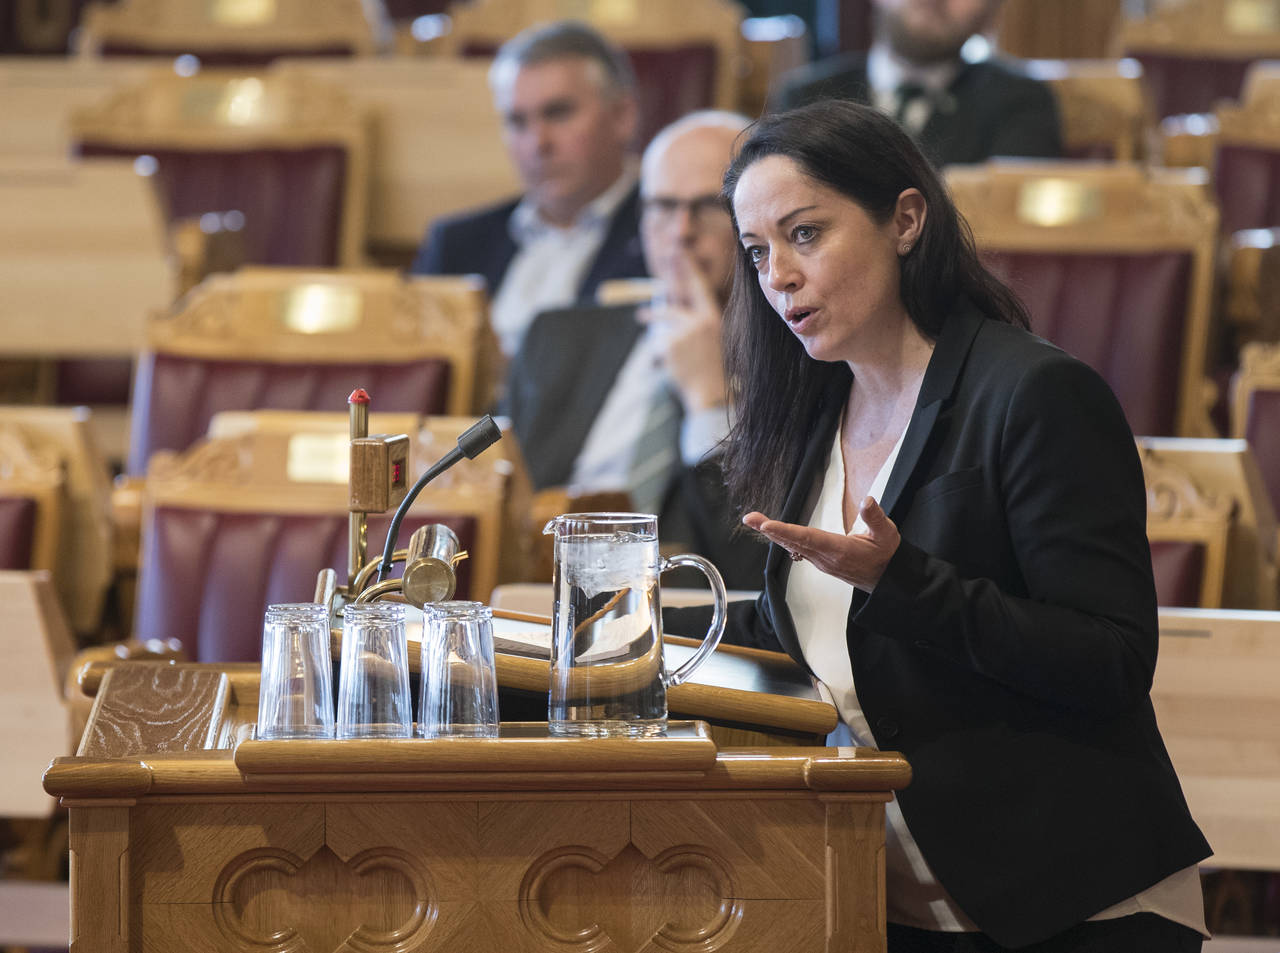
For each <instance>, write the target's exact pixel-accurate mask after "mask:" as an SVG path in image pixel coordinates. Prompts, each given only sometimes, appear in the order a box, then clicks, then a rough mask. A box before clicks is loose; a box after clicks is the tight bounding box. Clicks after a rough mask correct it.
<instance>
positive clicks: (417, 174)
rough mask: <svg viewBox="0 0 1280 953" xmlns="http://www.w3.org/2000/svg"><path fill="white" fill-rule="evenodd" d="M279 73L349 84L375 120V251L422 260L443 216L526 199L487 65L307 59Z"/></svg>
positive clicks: (278, 67) (287, 63)
mask: <svg viewBox="0 0 1280 953" xmlns="http://www.w3.org/2000/svg"><path fill="white" fill-rule="evenodd" d="M272 69H273V70H274V71H276V72H284V71H290V72H298V73H303V74H306V75H308V76H315V77H317V78H319V79H321V80H323V81H325V82H329V83H333V84H335V85H339V86H341V87H342V88H343V90H344V91H345V92H346V93H347V95H348V96H350V97H351V99H352V101H353V102H355V103H356V104H357V105H358V106H360V107H361V108H364V109H367V110H368V111H369V113H370V115H371V116H372V128H373V135H372V149H371V156H372V162H371V171H370V178H371V182H370V186H371V188H370V193H371V199H370V210H369V239H370V241H371V243H374V244H376V245H378V246H390V247H392V248H397V249H404V250H406V251H409V252H412V251H414V250H416V249H417V247H418V245H419V244H420V243H421V241H422V236H423V233H424V230H425V229H426V227H427V225H428V224H429V223H430V222H432V221H434V220H435V219H437V218H439V217H440V216H443V215H448V214H450V213H453V212H459V211H463V210H466V209H471V208H475V207H477V206H480V205H488V204H490V203H493V202H497V201H499V200H500V199H504V198H506V197H508V196H511V195H517V194H519V193H520V192H521V191H523V186H522V185H521V183H520V177H519V176H518V175H517V174H516V171H515V168H514V166H512V164H511V161H510V159H509V158H508V157H507V151H506V148H505V147H504V145H503V142H502V126H501V121H500V119H499V117H498V114H497V112H496V111H495V110H494V108H493V99H492V95H491V93H490V91H489V79H488V72H489V66H488V63H486V62H483V61H480V60H475V61H472V60H464V61H458V60H456V59H454V58H453V57H425V56H423V57H397V58H394V59H384V58H351V57H347V58H343V59H338V58H332V59H331V58H324V59H315V58H306V59H290V60H282V61H277V62H276V63H275V64H274V65H273V67H272ZM442 130H447V134H443V135H442V134H441V131H442Z"/></svg>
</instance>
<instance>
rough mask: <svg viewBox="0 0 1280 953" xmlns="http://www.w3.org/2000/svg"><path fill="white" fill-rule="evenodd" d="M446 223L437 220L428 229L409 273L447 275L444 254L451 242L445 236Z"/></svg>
mask: <svg viewBox="0 0 1280 953" xmlns="http://www.w3.org/2000/svg"><path fill="white" fill-rule="evenodd" d="M444 231H445V223H444V222H435V223H433V224H432V226H431V227H430V228H429V229H427V235H426V237H425V238H424V239H423V240H422V244H421V245H419V246H418V253H417V255H415V256H414V259H413V264H412V265H411V266H410V267H409V273H410V274H413V275H447V274H449V273H450V272H449V271H447V270H446V269H445V260H444V254H445V249H446V248H447V247H448V245H449V243H448V242H447V241H446V240H445V237H444Z"/></svg>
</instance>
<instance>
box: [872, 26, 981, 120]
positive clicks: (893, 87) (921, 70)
mask: <svg viewBox="0 0 1280 953" xmlns="http://www.w3.org/2000/svg"><path fill="white" fill-rule="evenodd" d="M960 65H961V64H960V63H959V62H958V61H949V62H943V63H936V64H934V65H932V66H917V65H915V64H914V63H908V62H907V61H906V60H904V59H902V58H901V57H899V56H897V55H895V54H894V52H893V51H892V50H891V49H889V45H888V44H887V43H884V42H883V41H882V42H878V43H873V44H872V46H871V49H870V50H869V51H868V52H867V85H868V86H870V87H871V103H872V105H874V106H875V107H876V108H877V109H879V110H880V111H881V112H883V113H887V114H888V115H890V116H896V115H897V113H898V108H899V106H900V105H901V103H900V102H899V96H898V90H899V88H901V86H902V84H903V83H914V84H916V85H918V86H920V87H921V88H923V89H924V90H926V91H927V95H925V96H920V97H917V98H916V99H914V100H912V101H911V103H910V104H909V105H908V106H907V111H906V114H905V115H904V116H903V117H902V125H903V126H904V127H906V129H907V130H908V131H909V132H910V133H911V134H912V135H919V134H920V131H921V130H922V129H924V125H925V123H927V122H928V121H929V116H930V115H932V113H933V110H934V108H936V104H938V103H945V102H946V101H947V100H949V98H950V93H948V92H947V88H948V87H949V86H950V85H951V81H952V80H954V79H955V78H956V73H958V72H959V71H960Z"/></svg>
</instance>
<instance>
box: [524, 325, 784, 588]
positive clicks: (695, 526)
mask: <svg viewBox="0 0 1280 953" xmlns="http://www.w3.org/2000/svg"><path fill="white" fill-rule="evenodd" d="M640 333H641V326H640V324H639V323H637V321H636V319H635V306H634V305H620V306H617V307H611V308H601V307H582V308H562V309H557V310H555V311H544V312H542V313H541V314H539V315H538V316H537V317H536V318H534V321H533V324H532V325H530V327H529V331H528V333H527V334H526V335H525V337H524V342H523V344H522V345H521V347H520V351H519V353H518V354H517V355H516V358H515V360H513V361H512V362H511V367H510V371H509V373H508V378H507V386H506V393H505V396H504V398H503V404H502V407H501V410H502V412H503V413H504V414H506V415H507V416H508V417H510V418H511V424H512V429H513V430H514V431H515V435H516V439H517V440H518V441H519V443H520V449H521V452H522V453H523V454H524V458H525V463H526V465H527V466H528V469H529V476H530V479H531V480H532V482H533V485H534V487H535V489H542V488H544V487H548V486H562V485H564V484H566V483H568V482H569V478H570V477H571V476H572V475H573V466H574V463H575V461H576V460H577V459H578V454H579V453H581V452H582V446H583V444H584V443H586V440H587V434H588V432H589V431H590V430H591V426H592V424H593V423H595V419H596V414H597V413H598V412H599V410H600V407H601V406H602V405H603V404H604V401H605V398H607V397H608V396H609V390H610V389H611V388H612V387H613V383H614V380H615V379H616V378H617V376H618V372H619V371H620V370H621V369H622V365H623V364H624V363H625V362H626V360H627V358H628V357H629V356H630V354H631V349H632V348H633V347H634V346H635V343H636V341H637V339H638V338H639V337H640ZM644 410H645V409H644V408H637V413H643V412H644ZM658 516H659V520H658V528H659V531H660V533H661V534H662V537H663V539H664V540H671V541H679V542H681V543H682V544H685V545H688V546H689V547H690V548H691V549H692V550H693V551H694V552H695V553H697V554H699V555H701V556H705V557H707V558H708V559H710V560H711V561H712V562H713V563H715V565H716V568H718V569H719V570H720V573H721V575H723V576H724V580H725V585H727V586H728V587H729V588H730V589H756V588H758V587H759V585H760V575H761V572H762V571H763V568H764V556H765V547H764V546H762V545H761V544H760V543H759V542H758V541H757V540H755V539H753V538H751V537H749V536H746V535H744V534H741V533H736V534H735V533H734V530H735V529H736V528H737V525H738V521H737V518H736V517H735V516H734V515H733V514H732V513H731V512H730V511H729V508H728V504H727V502H726V499H725V493H724V481H723V479H722V478H721V475H720V468H719V466H718V465H717V464H716V463H715V461H714V459H712V460H706V461H703V462H702V463H700V464H698V465H697V466H696V467H686V466H682V467H680V468H678V470H677V472H676V473H675V474H673V475H672V480H671V484H670V486H669V487H668V488H667V493H666V496H665V497H664V500H663V505H662V508H661V512H660V513H659V514H658ZM668 582H670V580H668Z"/></svg>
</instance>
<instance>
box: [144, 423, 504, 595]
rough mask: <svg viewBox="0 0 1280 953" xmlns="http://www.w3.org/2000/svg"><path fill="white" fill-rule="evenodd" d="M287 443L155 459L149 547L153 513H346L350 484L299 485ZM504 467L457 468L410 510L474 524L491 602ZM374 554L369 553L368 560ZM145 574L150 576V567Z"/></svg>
mask: <svg viewBox="0 0 1280 953" xmlns="http://www.w3.org/2000/svg"><path fill="white" fill-rule="evenodd" d="M335 436H336V435H335ZM339 439H340V440H341V439H342V438H339ZM288 444H289V439H288V438H287V437H285V436H284V435H282V434H272V433H268V432H256V433H245V434H241V435H240V436H238V437H232V438H214V439H206V440H204V441H202V442H201V443H199V444H197V445H196V446H195V447H193V448H191V449H190V450H188V451H187V452H186V453H183V454H168V453H165V454H157V455H156V456H155V457H154V458H153V459H152V463H151V467H150V469H149V471H148V474H147V482H146V486H145V489H144V490H143V494H142V500H143V502H142V534H143V539H144V541H145V540H146V539H149V538H150V535H151V534H152V533H153V532H154V523H155V513H156V510H157V509H158V508H160V507H166V508H184V509H200V510H212V511H217V512H221V513H268V514H273V515H280V516H302V515H316V516H321V515H335V514H342V513H345V512H347V502H348V498H347V485H346V483H345V481H344V482H342V483H320V482H295V481H290V480H288V479H287V478H286V474H285V473H284V471H283V466H282V465H283V464H284V462H285V460H286V458H287V455H288ZM501 463H502V460H501V458H497V459H496V460H493V461H490V460H484V459H483V458H477V459H476V460H473V461H464V462H463V463H462V464H459V465H458V467H457V468H455V473H454V478H453V480H451V481H446V480H443V479H442V480H441V481H438V482H437V483H435V484H433V485H432V486H431V487H430V488H428V489H427V490H424V491H423V493H422V494H421V495H420V496H419V498H418V500H417V501H416V502H415V504H414V506H413V508H412V510H411V512H417V513H433V514H439V515H444V514H450V515H457V516H467V517H471V518H472V519H474V520H475V524H476V542H475V545H474V547H473V548H472V551H471V553H470V555H469V559H470V560H471V584H472V588H473V591H474V594H476V595H478V596H486V597H487V595H488V593H489V592H491V591H492V589H493V587H494V586H495V585H497V583H498V581H499V569H498V567H499V562H500V558H501V554H502V512H503V502H504V501H503V493H504V490H505V487H506V477H507V473H506V471H505V468H504V467H503V466H500V465H497V464H501ZM457 470H462V471H463V472H462V474H457V473H456V471H457ZM440 484H443V485H440ZM402 542H406V543H407V539H406V540H402ZM143 551H144V552H145V542H144V549H143ZM375 555H376V554H374V553H370V554H369V558H373V557H374V556H375ZM140 571H141V572H143V573H145V572H146V566H145V565H144V566H141V567H140ZM344 581H345V580H344Z"/></svg>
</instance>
